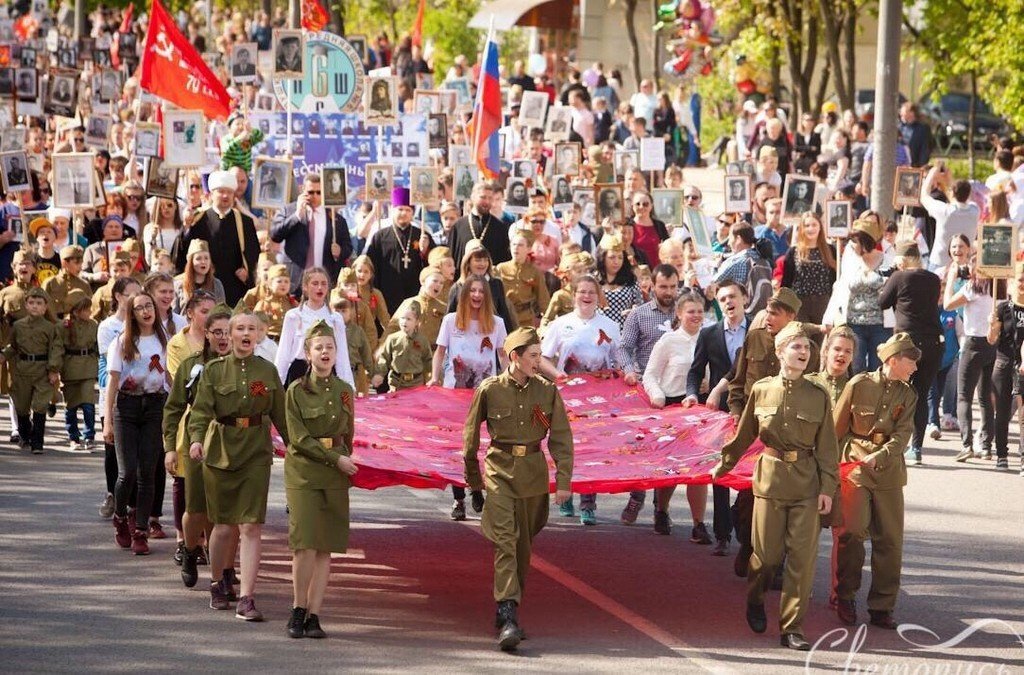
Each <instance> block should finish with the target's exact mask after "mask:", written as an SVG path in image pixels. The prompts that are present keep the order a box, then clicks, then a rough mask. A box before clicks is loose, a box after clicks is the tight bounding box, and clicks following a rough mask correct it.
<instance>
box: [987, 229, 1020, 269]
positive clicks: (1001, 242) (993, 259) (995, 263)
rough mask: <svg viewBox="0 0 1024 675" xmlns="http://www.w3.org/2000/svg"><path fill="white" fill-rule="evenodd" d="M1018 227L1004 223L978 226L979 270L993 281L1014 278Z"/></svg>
mask: <svg viewBox="0 0 1024 675" xmlns="http://www.w3.org/2000/svg"><path fill="white" fill-rule="evenodd" d="M1017 246H1018V243H1017V226H1016V225H1014V224H1013V223H1010V222H1007V221H1003V222H999V223H985V224H981V225H979V226H978V264H977V269H978V271H979V272H981V273H982V274H985V275H987V276H989V277H992V278H993V279H1003V278H1010V277H1013V276H1014V272H1013V264H1014V261H1016V260H1017Z"/></svg>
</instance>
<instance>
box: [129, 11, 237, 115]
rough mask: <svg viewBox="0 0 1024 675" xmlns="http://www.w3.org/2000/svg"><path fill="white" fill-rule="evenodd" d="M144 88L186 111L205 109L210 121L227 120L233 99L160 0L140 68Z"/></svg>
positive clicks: (151, 13) (150, 23) (140, 77)
mask: <svg viewBox="0 0 1024 675" xmlns="http://www.w3.org/2000/svg"><path fill="white" fill-rule="evenodd" d="M139 71H140V74H139V83H140V85H141V86H142V88H143V89H145V90H146V91H148V92H150V93H151V94H155V95H156V96H159V97H160V98H162V99H165V100H167V101H170V102H171V103H173V104H174V105H176V106H178V107H179V108H184V109H186V110H202V111H203V113H204V114H205V115H206V116H207V117H208V118H210V119H214V120H226V119H227V118H228V114H229V113H230V112H231V96H229V95H228V91H227V89H225V88H224V85H222V84H221V83H220V81H218V80H217V77H216V76H215V75H214V74H213V71H211V70H210V67H209V66H208V65H206V62H205V61H203V58H202V57H201V56H200V55H199V52H197V51H196V49H195V47H193V46H192V45H191V44H190V43H189V41H188V39H187V38H186V37H185V36H184V35H182V34H181V31H179V30H178V27H177V26H176V25H175V24H174V19H173V18H171V15H170V14H168V13H167V10H166V9H164V7H163V5H161V4H160V0H153V8H152V11H151V12H150V20H149V30H148V31H147V32H146V46H145V49H143V52H142V64H141V66H140V67H139Z"/></svg>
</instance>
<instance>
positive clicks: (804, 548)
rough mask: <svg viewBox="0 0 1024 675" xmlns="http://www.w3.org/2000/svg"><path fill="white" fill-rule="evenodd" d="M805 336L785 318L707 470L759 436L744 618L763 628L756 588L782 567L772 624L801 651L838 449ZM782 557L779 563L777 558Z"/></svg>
mask: <svg viewBox="0 0 1024 675" xmlns="http://www.w3.org/2000/svg"><path fill="white" fill-rule="evenodd" d="M810 353H811V341H810V339H809V338H808V337H807V333H806V332H805V330H804V328H803V326H802V325H801V324H800V323H798V322H795V321H794V322H791V323H789V324H788V325H787V326H786V327H785V328H783V329H782V330H780V331H779V333H778V335H776V336H775V354H776V357H777V358H778V360H779V361H780V362H781V366H780V367H781V374H779V375H776V376H774V377H767V378H764V379H762V380H759V381H758V382H757V383H756V384H754V386H753V388H752V389H751V391H750V397H749V399H748V401H747V404H746V406H744V408H743V414H742V416H741V417H740V422H739V426H738V427H737V429H736V435H735V436H734V437H733V438H732V440H730V441H729V442H728V443H726V445H725V446H724V447H723V448H722V459H721V461H720V462H719V464H718V466H716V467H715V468H714V469H713V470H712V472H711V475H712V477H713V478H721V477H722V476H723V475H725V474H726V473H728V472H729V471H730V470H731V469H732V468H733V467H734V466H736V464H737V462H739V460H740V459H742V457H743V455H744V454H746V452H747V449H748V448H749V447H750V445H751V443H753V442H754V441H755V440H757V439H760V440H761V441H762V442H763V443H764V451H763V452H762V454H761V456H760V457H758V460H757V465H756V467H755V468H754V477H753V486H752V487H753V493H754V508H753V523H752V527H751V543H752V545H753V552H752V554H751V556H750V566H749V576H748V578H747V623H748V624H749V625H750V628H751V630H753V631H754V632H755V633H763V632H764V631H765V630H766V629H767V623H768V622H767V617H766V615H765V609H764V593H765V588H766V586H767V583H768V582H769V581H770V579H771V576H772V574H773V573H774V571H775V568H776V567H778V566H780V565H783V564H784V569H785V572H784V575H783V585H782V599H781V607H780V611H779V628H780V631H781V633H782V635H781V641H782V645H783V646H784V647H789V648H790V649H797V650H801V651H807V650H809V649H810V648H811V646H810V644H809V643H808V642H807V640H806V639H804V635H803V617H804V615H805V614H806V613H807V607H808V603H809V600H810V596H811V587H812V586H813V582H814V563H815V560H816V559H817V556H818V535H819V533H820V531H821V527H820V524H819V514H821V515H823V514H827V513H829V511H831V509H832V495H834V494H835V491H836V485H837V483H838V480H839V478H838V469H839V453H838V451H837V448H836V435H835V428H834V427H833V424H832V404H831V401H830V400H829V397H828V392H827V391H826V390H825V388H824V387H822V386H821V385H819V384H818V383H817V382H816V381H814V380H812V379H811V378H809V377H805V376H804V371H805V370H806V369H807V367H808V365H809V364H810V363H811V360H810V358H809V357H810ZM783 561H785V562H783Z"/></svg>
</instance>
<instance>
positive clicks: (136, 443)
mask: <svg viewBox="0 0 1024 675" xmlns="http://www.w3.org/2000/svg"><path fill="white" fill-rule="evenodd" d="M166 401H167V395H166V394H162V393H160V394H143V395H141V396H127V395H125V394H118V395H117V400H116V401H115V402H114V447H115V449H116V452H117V485H116V487H115V490H114V510H115V513H117V515H118V517H120V518H124V517H125V516H126V515H127V514H128V505H129V503H130V501H131V495H132V488H136V487H137V489H138V496H137V498H136V500H135V509H136V512H135V522H136V523H138V527H139V529H141V530H145V529H146V528H147V524H148V523H149V516H150V514H151V513H152V511H153V491H154V487H155V485H154V483H155V480H156V470H157V465H158V464H159V463H160V459H161V457H162V456H163V436H162V434H161V425H162V423H163V418H164V403H165V402H166Z"/></svg>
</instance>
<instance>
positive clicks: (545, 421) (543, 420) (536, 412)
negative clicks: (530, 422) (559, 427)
mask: <svg viewBox="0 0 1024 675" xmlns="http://www.w3.org/2000/svg"><path fill="white" fill-rule="evenodd" d="M533 419H534V420H536V421H537V422H538V423H539V424H540V425H541V426H542V427H544V428H545V429H550V428H551V418H549V417H548V416H547V415H546V414H545V413H544V411H543V410H541V409H540V405H534V406H533Z"/></svg>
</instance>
